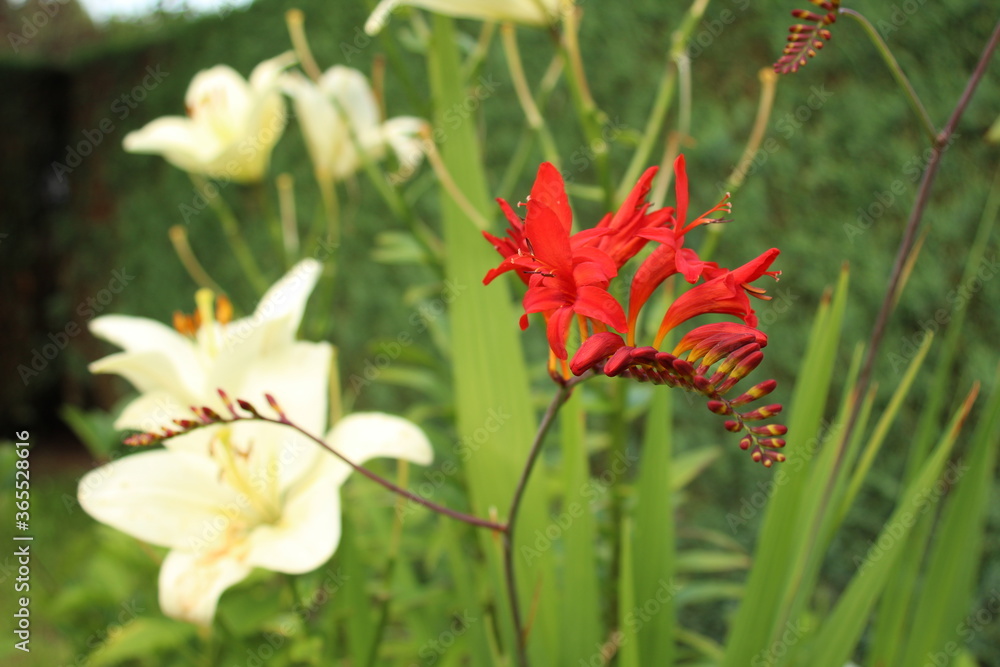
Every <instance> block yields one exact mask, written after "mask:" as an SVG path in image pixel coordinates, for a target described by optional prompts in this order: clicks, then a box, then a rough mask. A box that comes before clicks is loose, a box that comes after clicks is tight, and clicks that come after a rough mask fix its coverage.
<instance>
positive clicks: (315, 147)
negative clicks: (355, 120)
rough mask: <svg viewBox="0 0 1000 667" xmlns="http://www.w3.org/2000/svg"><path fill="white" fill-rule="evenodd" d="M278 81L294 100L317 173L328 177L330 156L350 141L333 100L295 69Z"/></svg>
mask: <svg viewBox="0 0 1000 667" xmlns="http://www.w3.org/2000/svg"><path fill="white" fill-rule="evenodd" d="M281 83H282V88H283V89H284V91H285V93H287V94H288V95H289V97H291V98H292V102H293V103H294V104H295V113H296V115H297V116H298V118H299V123H300V125H301V126H302V132H303V134H305V138H306V148H307V149H308V150H309V157H310V158H311V159H312V162H313V167H314V168H315V170H316V173H317V175H319V176H320V177H321V178H332V177H333V156H334V155H335V154H336V153H337V151H338V150H339V149H340V147H341V146H343V145H344V144H346V143H349V142H350V136H349V135H348V133H347V126H346V125H345V124H344V121H343V120H342V119H341V118H340V114H338V113H337V110H336V109H335V108H334V106H333V103H332V102H330V100H328V99H327V98H326V96H325V95H323V93H322V91H320V89H319V88H318V87H317V86H316V85H315V84H314V83H313V82H312V81H310V80H309V79H307V78H305V77H304V76H302V75H301V74H299V73H298V72H291V73H289V74H286V75H285V76H283V77H282V79H281Z"/></svg>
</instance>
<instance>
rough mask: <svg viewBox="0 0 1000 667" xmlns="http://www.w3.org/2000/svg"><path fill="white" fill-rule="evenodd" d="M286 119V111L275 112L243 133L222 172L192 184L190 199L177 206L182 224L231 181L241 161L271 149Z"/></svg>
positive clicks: (240, 167) (242, 163)
mask: <svg viewBox="0 0 1000 667" xmlns="http://www.w3.org/2000/svg"><path fill="white" fill-rule="evenodd" d="M287 120H288V114H287V112H286V113H279V114H274V115H273V116H272V117H271V119H270V121H269V122H268V123H267V125H265V126H263V127H261V128H260V129H258V130H257V131H256V132H255V133H253V134H251V135H249V136H246V137H244V138H243V139H242V140H240V142H239V143H238V144H236V146H235V147H233V149H232V150H234V151H235V152H236V157H233V158H231V159H229V160H227V161H226V164H225V165H224V167H223V172H222V174H220V175H218V176H213V177H212V178H211V180H206V181H205V182H204V183H202V184H201V185H200V186H197V185H196V186H195V187H194V188H193V190H194V196H193V197H192V198H191V203H190V204H188V203H185V202H181V203H180V204H179V205H178V206H177V210H178V211H179V212H180V214H181V218H182V219H183V220H184V224H188V223H190V222H191V220H192V219H193V218H196V217H198V216H199V215H201V213H202V211H204V210H205V209H206V208H208V207H209V205H211V203H212V201H213V200H214V199H215V198H216V197H218V196H220V195H221V194H222V190H223V189H225V188H226V187H228V186H229V184H230V183H232V182H233V179H234V178H235V177H236V176H237V175H238V174H239V173H240V171H241V170H242V169H243V165H244V164H246V163H247V162H250V161H251V160H253V159H255V158H256V156H257V154H258V153H259V152H260V151H262V150H270V147H271V146H272V145H273V143H274V141H275V137H276V136H277V135H279V134H281V133H282V132H284V130H285V125H287Z"/></svg>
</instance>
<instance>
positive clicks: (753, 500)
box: [726, 420, 837, 535]
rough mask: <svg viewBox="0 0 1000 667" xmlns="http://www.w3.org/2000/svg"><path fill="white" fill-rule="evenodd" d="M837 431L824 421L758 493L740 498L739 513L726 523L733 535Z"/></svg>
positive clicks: (734, 513)
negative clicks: (814, 433)
mask: <svg viewBox="0 0 1000 667" xmlns="http://www.w3.org/2000/svg"><path fill="white" fill-rule="evenodd" d="M836 430H837V426H836V425H835V424H832V423H830V422H828V421H826V420H824V421H822V422H821V423H820V426H819V429H818V430H817V432H816V435H815V436H814V437H812V438H810V439H809V440H808V441H806V442H805V443H803V444H801V445H799V446H797V447H796V449H795V453H794V456H789V458H788V461H786V462H785V463H782V464H781V465H780V466H776V468H777V469H776V470H775V471H774V475H773V476H772V477H771V478H770V479H767V480H764V481H762V482H757V489H758V490H757V491H755V492H754V493H752V494H751V495H750V496H749V497H747V496H743V497H742V498H740V510H739V512H728V513H727V514H726V523H727V524H728V525H729V529H730V530H731V531H733V535H735V534H736V533H737V530H738V529H739V528H740V527H742V526H746V525H747V524H748V523H749V522H750V520H751V519H753V518H754V517H755V516H757V514H759V513H760V511H761V510H762V509H764V507H765V506H766V505H767V501H768V500H769V499H770V498H771V496H773V495H774V493H775V491H777V490H778V488H780V487H782V486H784V485H785V484H788V483H789V482H790V481H792V475H794V474H797V473H799V472H801V471H802V469H803V468H804V467H805V465H806V464H807V463H808V462H809V461H811V460H812V458H813V457H814V456H816V453H817V452H819V451H820V448H821V447H822V446H823V445H825V444H827V442H828V441H829V440H830V437H831V436H832V435H833V433H834V431H836Z"/></svg>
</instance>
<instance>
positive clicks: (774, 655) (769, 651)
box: [750, 619, 812, 667]
mask: <svg viewBox="0 0 1000 667" xmlns="http://www.w3.org/2000/svg"><path fill="white" fill-rule="evenodd" d="M811 630H812V628H811V627H810V625H809V624H808V623H807V622H806V621H805V620H803V619H799V620H797V621H795V622H792V621H788V622H786V623H785V629H784V631H783V632H782V633H781V635H780V636H779V637H778V638H777V639H775V640H774V642H773V643H772V644H771V645H770V646H768V647H767V648H766V649H762V650H761V651H760V652H759V653H757V654H756V655H755V656H754V657H753V658H751V660H750V667H771V665H775V664H777V663H778V662H780V660H781V659H782V658H783V657H785V655H787V654H788V650H789V649H790V648H792V647H793V646H795V645H796V644H798V643H799V642H800V641H802V638H803V637H805V636H806V635H807V634H808V633H809V632H810V631H811Z"/></svg>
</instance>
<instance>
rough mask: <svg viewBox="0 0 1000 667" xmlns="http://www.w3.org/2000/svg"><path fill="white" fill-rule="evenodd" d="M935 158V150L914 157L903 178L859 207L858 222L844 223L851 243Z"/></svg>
mask: <svg viewBox="0 0 1000 667" xmlns="http://www.w3.org/2000/svg"><path fill="white" fill-rule="evenodd" d="M958 138H959V134H958V133H957V132H956V133H954V134H952V135H951V137H949V138H948V143H946V144H945V145H944V146H943V147H942V148H941V152H942V153H944V152H945V151H947V150H948V149H949V148H951V145H952V144H953V143H954V142H955V140H956V139H958ZM933 156H934V149H933V148H928V149H926V150H925V151H923V152H921V153H918V154H916V155H914V156H913V157H911V158H909V159H908V160H907V161H906V162H904V163H903V165H902V167H901V168H900V171H901V172H902V174H903V177H900V178H897V179H895V180H893V182H892V183H890V184H889V187H888V188H886V189H885V190H881V191H880V190H876V191H874V192H872V201H871V202H870V203H869V204H867V205H863V206H859V207H858V210H857V214H858V215H857V219H856V220H857V221H856V222H845V223H844V233H845V234H847V240H848V241H850V242H851V243H855V238H856V237H858V236H861V235H862V234H864V233H865V232H867V231H868V230H869V229H871V227H872V225H874V224H875V221H876V220H878V219H879V218H881V217H882V216H883V215H885V214H886V212H887V211H889V209H891V208H892V207H893V206H894V205H895V204H896V201H897V199H898V198H899V197H901V196H903V194H905V193H906V191H907V189H908V186H907V181H909V182H910V183H916V182H917V181H919V180H920V178H921V176H923V174H924V170H925V169H926V168H927V165H928V163H930V161H931V158H932V157H933ZM904 177H905V178H904Z"/></svg>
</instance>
